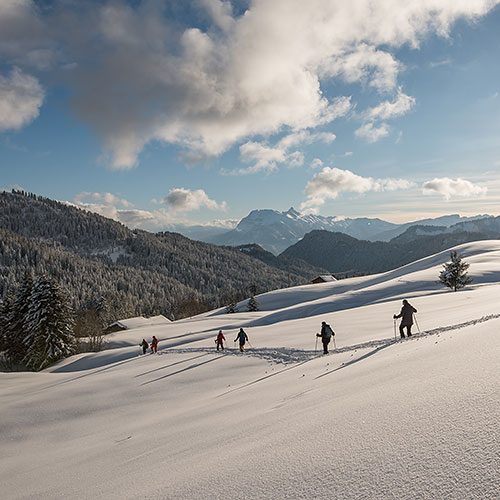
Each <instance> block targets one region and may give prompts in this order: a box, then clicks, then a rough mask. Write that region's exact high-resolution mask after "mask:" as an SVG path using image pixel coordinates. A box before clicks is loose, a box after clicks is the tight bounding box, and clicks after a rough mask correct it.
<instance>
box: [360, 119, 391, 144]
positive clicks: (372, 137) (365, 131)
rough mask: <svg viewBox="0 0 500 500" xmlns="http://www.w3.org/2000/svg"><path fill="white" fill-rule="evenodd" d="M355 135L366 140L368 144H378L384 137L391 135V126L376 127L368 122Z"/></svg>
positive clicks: (383, 124) (381, 125) (385, 124)
mask: <svg viewBox="0 0 500 500" xmlns="http://www.w3.org/2000/svg"><path fill="white" fill-rule="evenodd" d="M354 134H355V135H356V136H357V137H362V138H363V139H366V140H367V141H368V142H377V141H378V140H379V139H381V138H382V137H385V136H387V135H389V126H388V125H387V123H382V124H380V125H378V126H376V125H374V124H373V123H372V122H368V123H365V124H363V125H361V127H359V128H358V129H357V130H356V131H355V132H354Z"/></svg>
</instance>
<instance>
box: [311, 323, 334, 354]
mask: <svg viewBox="0 0 500 500" xmlns="http://www.w3.org/2000/svg"><path fill="white" fill-rule="evenodd" d="M334 335H335V332H334V331H333V330H332V327H331V326H330V325H329V324H328V323H326V321H322V322H321V333H317V334H316V337H321V342H322V343H323V354H328V344H329V343H330V340H331V339H332V337H333V336H334Z"/></svg>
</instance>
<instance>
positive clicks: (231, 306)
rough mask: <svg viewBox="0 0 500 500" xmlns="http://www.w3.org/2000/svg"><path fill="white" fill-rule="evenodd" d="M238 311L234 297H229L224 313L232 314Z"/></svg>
mask: <svg viewBox="0 0 500 500" xmlns="http://www.w3.org/2000/svg"><path fill="white" fill-rule="evenodd" d="M237 312H238V304H237V303H236V300H235V299H234V298H232V299H231V302H230V303H229V304H228V305H227V306H226V313H227V314H232V313H237Z"/></svg>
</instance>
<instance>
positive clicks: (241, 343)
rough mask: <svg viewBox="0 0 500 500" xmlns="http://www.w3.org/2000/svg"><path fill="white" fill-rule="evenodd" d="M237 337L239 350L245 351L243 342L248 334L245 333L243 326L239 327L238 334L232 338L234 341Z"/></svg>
mask: <svg viewBox="0 0 500 500" xmlns="http://www.w3.org/2000/svg"><path fill="white" fill-rule="evenodd" d="M238 339H239V341H240V352H244V351H245V342H246V341H247V340H248V335H247V334H246V333H245V331H244V330H243V328H240V331H239V332H238V336H237V337H236V338H235V339H234V341H235V342H236V341H237V340H238Z"/></svg>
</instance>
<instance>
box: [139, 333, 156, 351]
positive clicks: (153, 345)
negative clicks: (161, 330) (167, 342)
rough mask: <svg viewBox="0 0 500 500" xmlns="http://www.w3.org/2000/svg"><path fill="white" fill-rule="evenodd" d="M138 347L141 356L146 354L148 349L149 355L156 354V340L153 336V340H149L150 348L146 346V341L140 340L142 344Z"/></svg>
mask: <svg viewBox="0 0 500 500" xmlns="http://www.w3.org/2000/svg"><path fill="white" fill-rule="evenodd" d="M139 347H142V354H146V352H147V350H148V347H151V354H155V353H157V352H158V339H157V338H156V337H155V336H154V335H153V339H152V340H151V346H150V345H149V344H148V342H147V340H146V339H142V342H141V343H140V344H139Z"/></svg>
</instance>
